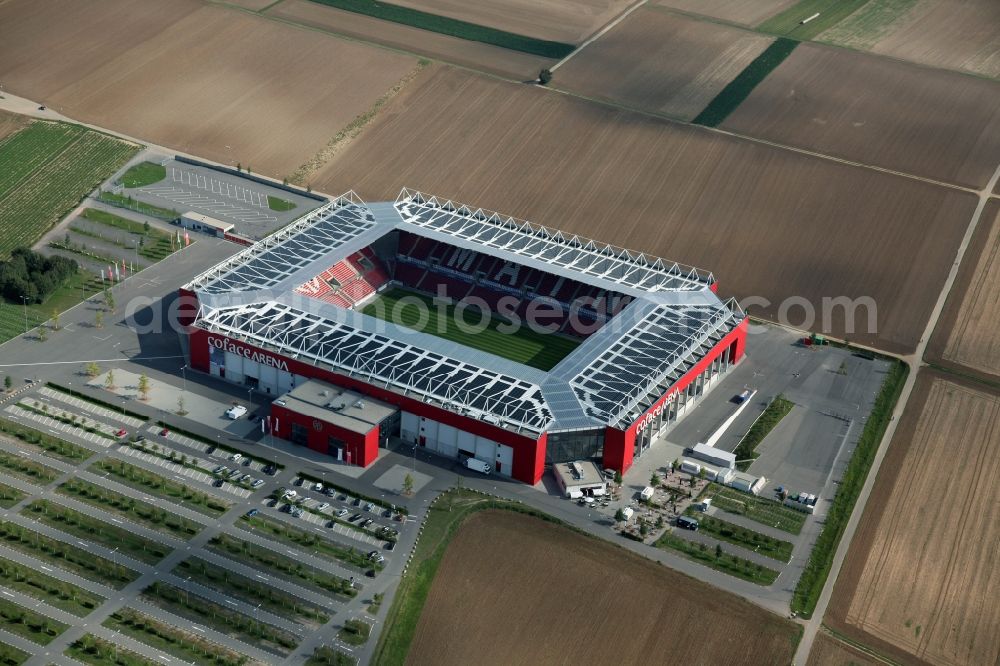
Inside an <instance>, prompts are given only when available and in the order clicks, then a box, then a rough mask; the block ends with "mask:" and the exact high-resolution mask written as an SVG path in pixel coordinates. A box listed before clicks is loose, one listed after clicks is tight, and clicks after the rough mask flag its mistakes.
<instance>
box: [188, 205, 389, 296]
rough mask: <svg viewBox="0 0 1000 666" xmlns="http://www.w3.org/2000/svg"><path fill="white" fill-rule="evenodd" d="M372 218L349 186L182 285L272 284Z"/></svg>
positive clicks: (236, 287)
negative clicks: (328, 200)
mask: <svg viewBox="0 0 1000 666" xmlns="http://www.w3.org/2000/svg"><path fill="white" fill-rule="evenodd" d="M375 224H376V222H375V218H374V216H373V215H372V213H371V211H370V210H369V209H368V208H367V207H366V206H365V205H364V202H363V201H361V199H359V198H358V197H357V196H356V195H355V194H354V193H353V192H348V193H347V194H344V195H342V196H340V197H337V198H336V199H334V200H333V201H331V202H330V203H329V204H327V205H325V206H322V207H320V208H317V209H316V210H314V211H312V212H310V213H308V214H307V215H305V216H303V217H302V218H301V219H299V220H298V221H296V222H293V223H292V224H290V225H289V226H287V227H285V228H284V229H281V230H279V231H277V232H276V233H274V234H272V235H271V236H269V237H267V238H265V239H264V240H262V241H260V242H259V243H255V244H254V245H252V246H250V247H249V248H247V249H246V250H244V251H243V252H240V253H239V254H237V255H235V256H233V257H231V258H230V259H229V260H227V261H225V262H223V263H222V264H219V265H218V266H216V267H214V268H212V269H210V270H209V271H206V272H205V273H202V274H201V275H199V276H198V277H196V278H195V279H194V280H192V281H191V283H189V284H188V285H187V286H188V288H190V289H193V290H195V291H198V292H202V293H208V294H212V293H225V292H234V291H257V290H261V289H269V288H273V287H275V286H276V285H278V284H279V283H281V282H282V281H283V280H284V279H285V278H288V277H289V276H291V275H294V274H295V273H297V272H298V271H299V270H301V269H302V268H303V267H305V266H307V265H308V264H311V263H312V262H315V261H318V260H321V259H323V258H324V257H326V256H327V255H329V254H330V253H331V252H332V251H334V250H336V249H337V248H338V247H340V246H342V245H344V244H345V243H347V242H348V241H350V240H351V239H353V238H355V237H356V236H358V235H359V234H361V233H363V232H364V231H366V230H368V229H371V228H372V227H374V226H375Z"/></svg>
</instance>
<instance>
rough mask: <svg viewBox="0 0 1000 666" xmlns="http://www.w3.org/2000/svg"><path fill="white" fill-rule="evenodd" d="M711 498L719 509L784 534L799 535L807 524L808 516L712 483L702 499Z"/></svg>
mask: <svg viewBox="0 0 1000 666" xmlns="http://www.w3.org/2000/svg"><path fill="white" fill-rule="evenodd" d="M705 498H711V500H712V504H713V505H714V506H715V507H716V508H717V509H722V510H723V511H728V512H729V513H734V514H736V515H739V516H744V517H746V518H749V519H750V520H753V521H756V522H758V523H760V524H761V525H768V526H770V527H773V528H775V529H779V530H781V531H782V532H788V533H789V534H798V533H800V532H801V531H802V526H803V525H804V524H805V522H806V514H804V513H802V512H801V511H796V510H795V509H792V508H791V507H787V506H785V505H784V504H782V503H781V502H776V501H774V500H772V499H768V498H766V497H757V496H755V495H750V494H749V493H743V492H740V491H738V490H734V489H732V488H727V487H725V486H720V485H719V484H717V483H710V484H708V486H707V487H706V488H705V490H704V492H702V494H701V496H700V499H705Z"/></svg>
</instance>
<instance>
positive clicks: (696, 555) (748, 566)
mask: <svg viewBox="0 0 1000 666" xmlns="http://www.w3.org/2000/svg"><path fill="white" fill-rule="evenodd" d="M654 545H655V546H656V547H657V548H662V549H663V550H669V551H671V552H674V553H678V554H680V555H681V556H683V557H684V558H686V559H689V560H692V561H694V562H698V563H700V564H704V565H705V566H707V567H708V568H710V569H715V570H716V571H721V572H722V573H724V574H729V575H730V576H734V577H736V578H741V579H743V580H746V581H750V582H751V583H754V584H756V585H770V584H771V583H773V582H774V581H775V580H777V578H778V572H777V571H775V570H774V569H768V568H767V567H765V566H762V565H760V564H754V563H753V562H751V561H750V560H748V559H745V558H741V557H739V556H738V555H733V554H731V553H726V552H725V551H724V550H723V548H722V546H717V547H716V548H715V549H714V550H713V549H711V548H709V547H708V546H706V545H705V544H703V543H694V542H692V541H688V540H687V539H682V538H680V537H679V536H677V535H676V534H674V533H673V532H670V531H668V532H666V533H665V534H664V535H663V536H661V537H660V538H659V539H657V540H656V543H655V544H654Z"/></svg>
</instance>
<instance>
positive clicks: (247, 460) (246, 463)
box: [243, 458, 253, 467]
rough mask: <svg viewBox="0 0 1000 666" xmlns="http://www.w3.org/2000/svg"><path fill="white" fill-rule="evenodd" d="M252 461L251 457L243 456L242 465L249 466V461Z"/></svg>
mask: <svg viewBox="0 0 1000 666" xmlns="http://www.w3.org/2000/svg"><path fill="white" fill-rule="evenodd" d="M252 462H253V458H244V459H243V466H244V467H249V466H250V463H252Z"/></svg>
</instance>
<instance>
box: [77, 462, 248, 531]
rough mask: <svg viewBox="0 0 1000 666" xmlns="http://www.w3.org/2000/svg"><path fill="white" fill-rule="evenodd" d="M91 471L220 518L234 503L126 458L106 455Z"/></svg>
mask: <svg viewBox="0 0 1000 666" xmlns="http://www.w3.org/2000/svg"><path fill="white" fill-rule="evenodd" d="M90 469H91V471H92V472H96V473H100V472H102V471H103V472H107V473H108V474H110V475H112V476H113V477H115V479H116V480H118V481H119V482H120V483H122V484H124V485H126V486H130V487H132V488H136V489H137V490H142V491H145V492H148V493H149V494H150V495H154V496H156V497H160V498H162V499H165V500H169V501H171V502H176V501H178V500H180V501H181V503H184V502H187V504H188V506H189V507H190V508H191V509H194V510H195V511H198V512H199V513H203V514H205V515H207V516H214V517H219V516H221V515H222V514H224V513H225V512H226V511H228V510H229V507H230V504H229V503H227V502H224V501H222V500H220V499H218V498H216V497H214V496H212V495H209V494H208V493H203V492H201V491H198V490H192V489H191V488H190V487H188V485H187V484H185V483H180V482H178V481H172V480H170V479H168V478H166V477H164V476H160V475H159V474H155V473H153V472H150V471H148V470H146V469H143V468H142V467H137V466H135V465H132V464H130V463H127V462H125V461H124V460H115V459H110V458H105V459H103V460H101V461H99V462H96V463H94V464H93V465H92V466H91V468H90Z"/></svg>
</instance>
